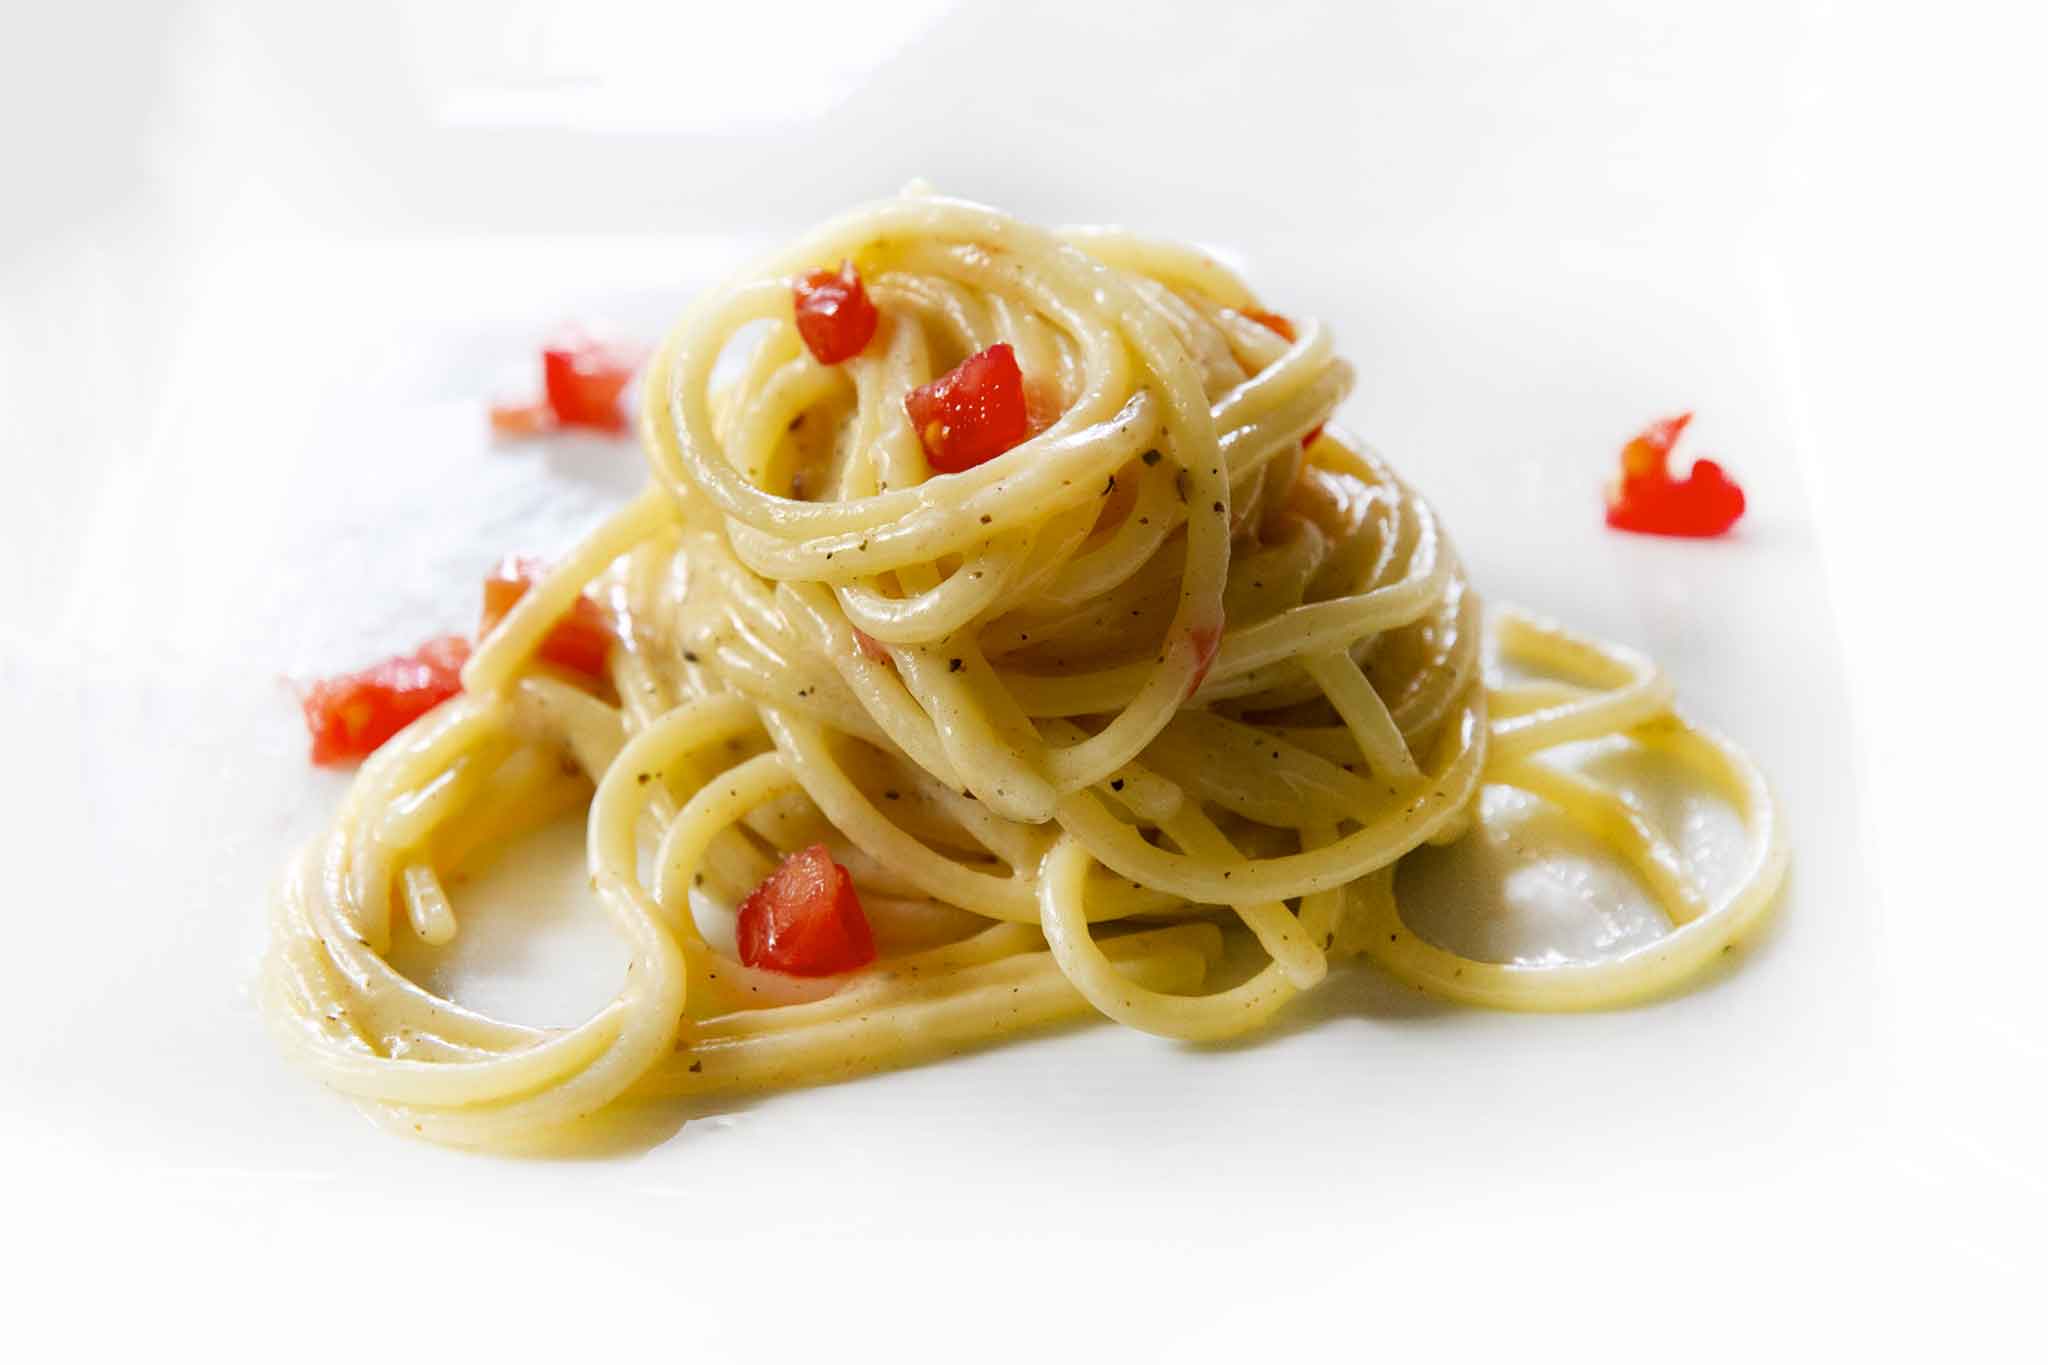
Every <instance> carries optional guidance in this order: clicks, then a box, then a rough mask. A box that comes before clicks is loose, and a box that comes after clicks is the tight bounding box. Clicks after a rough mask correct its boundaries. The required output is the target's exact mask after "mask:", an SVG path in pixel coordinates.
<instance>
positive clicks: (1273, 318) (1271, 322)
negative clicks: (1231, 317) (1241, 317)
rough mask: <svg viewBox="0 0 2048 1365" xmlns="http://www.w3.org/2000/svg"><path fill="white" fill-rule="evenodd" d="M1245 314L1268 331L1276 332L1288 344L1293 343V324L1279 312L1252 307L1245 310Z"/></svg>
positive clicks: (1294, 338)
mask: <svg viewBox="0 0 2048 1365" xmlns="http://www.w3.org/2000/svg"><path fill="white" fill-rule="evenodd" d="M1245 316H1246V317H1248V318H1250V319H1251V320H1252V321H1253V322H1256V323H1258V324H1259V326H1261V327H1263V328H1265V329H1266V330H1267V331H1269V332H1278V333H1279V334H1280V336H1281V337H1282V338H1283V339H1284V340H1285V341H1286V342H1287V344H1288V345H1290V346H1292V345H1293V344H1294V342H1295V340H1296V337H1295V332H1294V324H1293V322H1291V321H1289V320H1288V319H1287V318H1285V317H1283V316H1281V315H1280V314H1279V313H1265V312H1261V311H1260V310H1258V309H1256V308H1254V309H1252V310H1250V311H1249V312H1247V313H1246V314H1245Z"/></svg>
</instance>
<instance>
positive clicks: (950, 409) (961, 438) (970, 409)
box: [903, 341, 1031, 474]
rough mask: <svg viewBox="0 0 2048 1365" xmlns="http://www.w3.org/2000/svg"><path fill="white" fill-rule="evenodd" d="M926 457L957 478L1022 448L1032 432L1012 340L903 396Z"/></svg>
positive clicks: (983, 352) (979, 352)
mask: <svg viewBox="0 0 2048 1365" xmlns="http://www.w3.org/2000/svg"><path fill="white" fill-rule="evenodd" d="M903 409H904V411H905V412H907V413H909V414H910V425H911V427H912V428H913V429H914V430H915V431H916V432H917V439H918V440H919V441H920V442H921V443H923V445H924V456H925V459H926V460H928V461H929V462H930V463H931V467H932V468H933V469H934V470H936V471H937V472H939V473H941V474H957V473H959V472H960V471H961V470H963V469H972V468H974V467H975V466H976V465H978V464H983V463H985V462H987V461H989V460H993V459H994V458H995V457H996V456H998V455H1000V454H1002V453H1003V452H1004V451H1006V450H1009V449H1010V448H1011V447H1013V446H1015V445H1017V444H1018V443H1019V442H1020V441H1022V440H1023V439H1024V438H1025V437H1026V436H1028V435H1030V434H1031V414H1030V410H1029V408H1028V407H1027V405H1026V404H1025V401H1024V373H1023V371H1021V370H1019V369H1018V368H1017V352H1016V351H1015V350H1014V349H1012V348H1011V346H1010V343H1009V342H1007V341H999V342H997V343H996V344H995V345H993V346H991V347H989V348H988V349H987V350H985V351H978V352H976V353H975V354H973V355H971V356H969V357H967V359H965V360H963V361H961V362H960V363H959V364H958V365H957V366H955V367H954V368H953V369H952V370H951V371H949V372H948V373H946V374H944V375H941V376H940V377H939V378H937V379H934V380H933V381H932V382H931V383H929V384H926V385H924V386H922V387H920V388H915V389H912V390H911V391H910V392H909V393H907V394H905V395H904V397H903Z"/></svg>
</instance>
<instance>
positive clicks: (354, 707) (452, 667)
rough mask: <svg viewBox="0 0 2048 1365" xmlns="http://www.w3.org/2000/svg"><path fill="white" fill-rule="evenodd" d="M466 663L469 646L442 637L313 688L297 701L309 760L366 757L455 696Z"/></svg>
mask: <svg viewBox="0 0 2048 1365" xmlns="http://www.w3.org/2000/svg"><path fill="white" fill-rule="evenodd" d="M468 659H469V641H467V640H465V639H463V638H462V637H461V636H459V635H447V636H443V637H441V638H440V639H438V640H429V641H427V643H425V644H423V645H421V646H420V647H419V648H418V649H417V650H415V651H414V652H412V653H411V654H401V655H399V656H398V657H396V658H392V659H386V660H385V661H384V662H383V663H380V664H373V665H371V666H370V667H369V668H366V669H364V670H363V671H362V672H360V673H350V674H346V675H344V676H342V677H339V678H324V679H322V680H321V681H319V682H316V683H314V684H313V685H312V686H311V687H308V688H307V689H306V691H305V693H304V695H302V696H301V697H300V698H299V707H300V709H301V710H302V711H304V712H305V716H306V729H307V730H308V731H310V732H311V734H312V736H313V754H312V757H313V761H314V762H315V763H326V764H333V763H348V762H351V761H353V760H355V759H359V758H367V757H369V756H370V755H371V754H372V753H375V752H376V751H377V749H378V747H379V746H380V745H382V744H383V743H384V741H385V740H387V739H390V738H391V737H392V736H393V735H395V734H397V733H398V732H399V731H400V730H403V729H404V728H405V727H406V726H408V725H410V724H412V722H414V721H415V720H418V719H419V718H420V717H421V716H424V715H425V714H426V713H427V712H429V711H431V710H433V709H434V708H435V707H436V706H439V705H440V704H441V703H442V702H444V701H446V700H448V698H450V697H452V696H454V695H455V694H456V693H458V692H460V691H461V690H462V665H463V664H464V663H466V662H467V661H468Z"/></svg>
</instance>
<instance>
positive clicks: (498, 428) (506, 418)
mask: <svg viewBox="0 0 2048 1365" xmlns="http://www.w3.org/2000/svg"><path fill="white" fill-rule="evenodd" d="M554 428H555V410H554V409H553V408H551V407H549V406H548V405H547V404H546V403H493V404H491V431H492V432H493V433H495V434H496V435H499V436H505V437H510V438H518V437H522V436H539V435H541V434H542V433H543V432H548V431H553V430H554Z"/></svg>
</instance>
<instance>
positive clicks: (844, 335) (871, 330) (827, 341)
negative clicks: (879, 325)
mask: <svg viewBox="0 0 2048 1365" xmlns="http://www.w3.org/2000/svg"><path fill="white" fill-rule="evenodd" d="M795 293H796V330H797V335H798V336H800V337H802V338H803V339H804V345H805V346H806V347H808V348H809V349H810V352H811V355H812V356H813V357H814V358H815V359H816V360H817V362H818V363H819V364H820V365H837V364H839V363H840V362H841V361H843V360H851V359H853V358H854V357H855V356H857V355H859V354H860V353H861V352H862V351H864V350H866V349H867V345H868V342H870V341H872V340H873V339H874V336H875V323H876V321H877V318H878V315H877V314H876V312H875V305H874V303H873V302H872V301H871V300H870V299H869V298H868V291H867V286H865V285H863V284H862V283H861V279H860V272H859V271H857V270H855V269H854V268H853V262H852V261H842V262H841V263H840V266H839V269H837V270H813V271H812V272H811V273H810V274H808V275H805V276H804V277H803V278H802V279H800V280H798V281H797V282H796V289H795Z"/></svg>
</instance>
